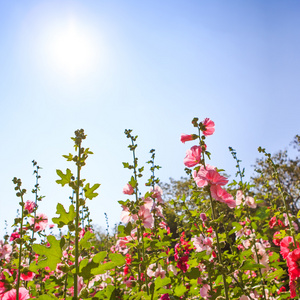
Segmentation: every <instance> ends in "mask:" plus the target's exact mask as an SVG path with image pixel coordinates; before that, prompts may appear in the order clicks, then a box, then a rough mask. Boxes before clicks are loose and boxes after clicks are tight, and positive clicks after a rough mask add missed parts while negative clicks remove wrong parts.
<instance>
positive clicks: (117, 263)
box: [108, 253, 125, 267]
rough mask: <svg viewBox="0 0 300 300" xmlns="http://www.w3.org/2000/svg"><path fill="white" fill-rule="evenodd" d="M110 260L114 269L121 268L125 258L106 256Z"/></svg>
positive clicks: (121, 256)
mask: <svg viewBox="0 0 300 300" xmlns="http://www.w3.org/2000/svg"><path fill="white" fill-rule="evenodd" d="M108 257H109V258H110V260H111V261H112V262H113V263H114V264H115V266H116V267H120V266H123V265H124V264H125V258H124V256H123V255H122V254H119V253H111V254H109V255H108Z"/></svg>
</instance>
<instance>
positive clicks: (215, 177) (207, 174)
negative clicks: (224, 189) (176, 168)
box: [193, 165, 228, 187]
mask: <svg viewBox="0 0 300 300" xmlns="http://www.w3.org/2000/svg"><path fill="white" fill-rule="evenodd" d="M193 177H194V180H195V182H196V184H197V185H198V186H199V187H204V186H207V185H208V184H211V185H225V184H227V182H228V179H227V178H226V177H224V176H222V175H220V174H219V173H218V171H217V170H216V168H215V167H213V166H210V165H206V166H205V167H204V166H201V168H200V170H199V171H198V172H197V171H194V172H193Z"/></svg>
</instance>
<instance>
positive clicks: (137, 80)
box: [0, 0, 300, 228]
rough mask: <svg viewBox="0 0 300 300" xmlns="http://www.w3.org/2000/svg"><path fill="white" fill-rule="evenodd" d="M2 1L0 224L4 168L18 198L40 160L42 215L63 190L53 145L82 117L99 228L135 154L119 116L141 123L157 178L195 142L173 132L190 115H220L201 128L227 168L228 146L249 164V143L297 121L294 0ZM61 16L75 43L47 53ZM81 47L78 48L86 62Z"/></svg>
mask: <svg viewBox="0 0 300 300" xmlns="http://www.w3.org/2000/svg"><path fill="white" fill-rule="evenodd" d="M0 4H1V10H0V41H1V47H0V101H1V111H0V114H1V118H0V124H1V127H0V128H1V129H0V130H1V137H2V147H1V166H2V171H1V175H0V180H1V181H0V182H1V191H2V193H1V203H2V204H3V205H4V207H5V209H1V211H0V222H1V223H0V227H2V228H3V226H4V220H5V219H7V220H8V223H9V224H11V223H12V222H13V218H14V217H15V215H16V210H17V207H18V202H19V201H18V199H17V198H16V197H15V193H14V189H13V184H12V181H11V180H12V178H13V177H14V176H16V177H20V178H21V179H22V180H23V182H24V187H25V188H26V189H27V190H28V193H27V195H26V197H25V200H27V199H33V196H32V195H31V193H30V192H29V191H30V190H31V189H32V187H33V185H34V180H35V179H34V176H33V175H32V172H33V168H32V165H31V161H32V160H33V159H35V160H36V161H37V162H38V163H39V165H40V166H41V167H43V169H42V170H41V176H42V178H41V181H40V185H41V194H43V195H45V196H46V198H45V199H44V200H43V202H42V203H41V205H40V211H43V212H45V213H46V214H48V215H49V217H50V218H52V217H54V214H55V207H56V203H57V202H61V203H63V204H68V203H69V200H68V197H69V195H70V190H69V189H68V188H66V187H65V188H61V187H60V186H58V185H57V184H56V183H55V180H56V179H57V175H56V171H55V170H56V169H62V170H65V169H66V168H67V167H69V168H73V166H72V165H71V164H70V163H67V162H65V160H64V159H63V158H62V156H61V155H62V154H67V153H69V152H72V141H71V140H70V136H73V132H74V131H75V130H76V129H78V128H84V129H85V132H86V133H87V135H88V138H87V140H86V142H85V145H86V146H87V147H90V148H91V150H93V151H94V153H95V154H94V155H93V156H91V157H90V158H89V160H88V162H87V167H86V168H85V169H84V170H83V176H85V178H87V180H88V181H90V182H91V183H95V182H99V183H101V187H100V188H99V197H98V198H96V199H94V200H93V201H91V202H90V208H91V211H92V218H93V220H94V223H95V224H99V225H101V226H103V227H104V226H105V219H104V212H107V214H108V217H109V223H110V226H111V227H112V226H113V224H114V223H116V222H118V221H119V215H120V212H121V209H120V207H119V204H118V203H117V200H121V199H125V197H124V196H123V195H122V187H123V186H124V184H125V183H126V182H127V180H129V179H130V176H131V174H130V172H129V170H127V169H126V170H125V169H123V167H122V162H123V161H130V160H131V156H130V155H131V154H130V152H129V150H128V149H127V144H128V141H127V140H126V138H125V135H124V133H123V132H124V129H126V128H132V129H133V130H134V133H136V134H137V135H139V140H138V144H139V147H138V150H137V155H138V157H139V158H140V163H141V164H143V163H144V162H145V161H147V160H148V159H149V155H148V152H149V150H150V149H152V148H155V149H156V152H157V163H158V164H159V165H161V166H162V169H161V170H160V171H159V172H158V174H157V175H158V176H159V177H160V178H161V180H162V181H168V178H169V177H173V178H179V177H180V176H183V175H184V171H183V169H184V165H183V162H182V161H183V158H184V156H185V151H186V150H187V149H188V148H189V147H190V146H192V144H185V145H183V144H181V143H180V142H179V137H180V134H181V133H193V127H192V126H191V124H190V121H191V120H192V118H193V117H194V116H197V117H199V118H200V119H204V118H205V117H209V118H211V119H212V120H214V122H215V123H216V132H215V134H214V135H213V136H211V137H210V138H209V139H208V140H207V144H208V148H209V150H210V151H211V153H212V161H211V164H212V165H215V166H217V167H218V168H223V169H225V170H226V172H227V173H228V174H232V175H233V174H234V172H235V169H234V165H235V164H234V161H233V160H232V159H231V155H230V154H229V152H228V146H232V147H233V148H235V149H236V150H237V151H238V156H239V157H240V159H241V160H242V161H243V165H244V166H245V167H246V174H247V176H248V177H250V176H251V175H252V173H253V170H252V168H251V165H253V164H254V162H255V159H256V158H257V157H259V154H258V153H257V147H258V146H263V147H266V148H267V149H268V151H269V152H272V153H273V152H276V151H277V150H279V149H283V148H285V147H287V146H288V144H289V142H290V141H291V140H292V139H293V137H294V135H296V134H297V133H299V125H300V118H299V117H298V114H299V108H300V105H299V90H300V85H299V83H298V82H299V75H300V74H299V73H300V67H299V64H300V60H299V57H300V55H299V53H300V51H299V50H300V49H299V48H300V37H299V28H300V18H299V13H300V3H299V2H298V1H284V2H283V1H163V2H162V1H87V0H85V1H65V0H64V1H44V0H39V1H13V2H11V1H0ZM70 24H73V25H74V26H73V25H72V26H73V27H72V28H73V29H74V28H75V29H74V30H75V34H78V35H79V44H78V45H75V47H73V49H71V50H70V49H69V50H68V53H67V56H59V54H57V53H56V56H55V55H54V56H53V51H52V50H53V49H54V48H55V47H56V46H58V45H57V38H58V37H61V39H60V41H62V42H64V41H65V40H68V32H69V31H68V28H69V26H70ZM81 46H86V48H83V49H86V50H87V51H88V55H87V54H85V55H87V57H86V59H87V60H86V61H84V60H83V61H82V63H80V62H81V59H82V57H81V55H82V53H81V54H80V53H79V52H78V49H79V48H80V47H81ZM53 47H54V48H53ZM56 48H57V47H56ZM56 48H55V49H56ZM59 49H61V51H63V50H64V49H62V48H59ZM51 51H52V52H51ZM72 55H73V56H74V55H75V57H74V58H73V56H72ZM76 55H78V57H76ZM69 59H71V60H70V62H71V63H68V64H66V63H65V61H69ZM72 59H73V61H72ZM147 176H149V172H148V173H147V172H145V180H146V178H147ZM142 184H143V182H141V185H142Z"/></svg>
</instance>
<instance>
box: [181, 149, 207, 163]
mask: <svg viewBox="0 0 300 300" xmlns="http://www.w3.org/2000/svg"><path fill="white" fill-rule="evenodd" d="M201 152H202V148H201V146H193V147H192V148H191V149H188V150H187V151H186V156H185V158H184V160H183V163H184V164H185V166H187V167H188V168H191V167H194V166H196V165H197V164H199V163H200V160H201Z"/></svg>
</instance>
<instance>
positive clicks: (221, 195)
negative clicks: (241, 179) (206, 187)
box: [210, 185, 236, 208]
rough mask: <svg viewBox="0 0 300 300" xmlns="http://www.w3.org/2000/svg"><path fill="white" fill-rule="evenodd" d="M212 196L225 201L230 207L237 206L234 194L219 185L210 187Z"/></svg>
mask: <svg viewBox="0 0 300 300" xmlns="http://www.w3.org/2000/svg"><path fill="white" fill-rule="evenodd" d="M210 191H211V196H212V197H213V198H214V199H216V200H217V201H220V202H223V203H225V204H227V205H228V207H229V208H235V207H236V203H235V200H234V199H233V196H232V195H230V194H229V193H227V192H226V190H224V189H222V188H221V187H220V186H219V185H212V186H211V187H210Z"/></svg>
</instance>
